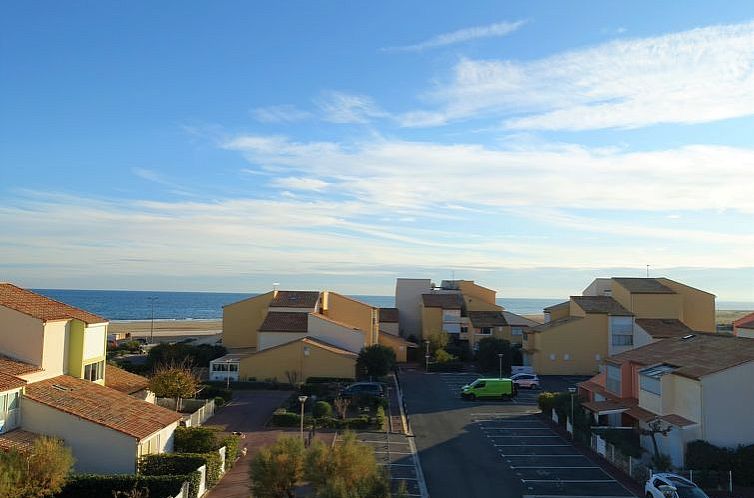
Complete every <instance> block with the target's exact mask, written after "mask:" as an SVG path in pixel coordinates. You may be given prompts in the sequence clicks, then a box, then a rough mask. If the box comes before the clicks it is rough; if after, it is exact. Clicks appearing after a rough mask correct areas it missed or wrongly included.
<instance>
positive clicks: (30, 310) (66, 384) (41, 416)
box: [0, 284, 181, 473]
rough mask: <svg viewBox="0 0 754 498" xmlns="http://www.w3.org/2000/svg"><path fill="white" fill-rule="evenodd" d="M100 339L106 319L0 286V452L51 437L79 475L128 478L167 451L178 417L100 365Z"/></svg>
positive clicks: (135, 380)
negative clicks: (65, 449) (142, 460)
mask: <svg viewBox="0 0 754 498" xmlns="http://www.w3.org/2000/svg"><path fill="white" fill-rule="evenodd" d="M106 337H107V320H105V319H104V318H102V317H99V316H97V315H94V314H91V313H88V312H86V311H84V310H80V309H77V308H74V307H71V306H68V305H66V304H63V303H60V302H58V301H54V300H52V299H49V298H47V297H44V296H41V295H39V294H36V293H34V292H31V291H28V290H25V289H21V288H20V287H17V286H14V285H12V284H0V448H21V449H23V448H28V447H30V445H31V444H32V443H33V440H34V439H35V438H36V437H39V435H49V436H56V437H59V438H62V439H63V440H64V441H65V443H66V444H67V445H68V446H70V448H71V450H72V451H73V455H74V458H75V459H76V463H75V466H74V469H75V470H76V472H84V473H134V472H136V462H137V459H138V457H139V456H141V455H144V454H147V453H158V452H164V451H172V448H173V431H174V430H175V428H176V426H177V425H178V422H179V420H180V418H181V417H180V414H178V413H176V412H174V411H172V410H167V409H165V408H161V407H159V406H156V405H154V404H153V403H150V402H147V401H144V400H149V399H153V398H154V397H153V395H152V393H150V392H149V390H148V389H147V380H146V379H144V378H143V377H140V376H138V375H134V374H130V373H128V372H125V371H122V370H120V369H117V368H115V367H108V366H106V364H105V361H104V360H105V341H106ZM109 374H110V375H109ZM105 386H108V387H105Z"/></svg>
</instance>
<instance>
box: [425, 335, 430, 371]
mask: <svg viewBox="0 0 754 498" xmlns="http://www.w3.org/2000/svg"><path fill="white" fill-rule="evenodd" d="M424 371H426V372H429V339H425V340H424Z"/></svg>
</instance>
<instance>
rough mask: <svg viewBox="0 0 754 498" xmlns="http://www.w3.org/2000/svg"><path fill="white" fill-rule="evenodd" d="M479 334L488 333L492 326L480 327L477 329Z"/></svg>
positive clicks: (490, 331)
mask: <svg viewBox="0 0 754 498" xmlns="http://www.w3.org/2000/svg"><path fill="white" fill-rule="evenodd" d="M479 333H480V334H481V335H490V334H491V333H492V327H482V328H481V329H479Z"/></svg>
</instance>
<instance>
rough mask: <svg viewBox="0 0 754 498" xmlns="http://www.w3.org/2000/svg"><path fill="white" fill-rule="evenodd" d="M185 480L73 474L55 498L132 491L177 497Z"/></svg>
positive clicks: (106, 495) (163, 497)
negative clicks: (144, 491)
mask: <svg viewBox="0 0 754 498" xmlns="http://www.w3.org/2000/svg"><path fill="white" fill-rule="evenodd" d="M197 474H198V473H197ZM186 480H188V479H187V476H186V475H160V476H145V475H138V474H115V475H101V474H73V475H71V476H70V477H69V478H68V480H67V481H66V484H65V486H64V487H63V489H62V491H60V493H58V494H56V495H55V498H81V497H83V496H86V497H92V498H100V497H102V498H109V497H111V496H112V495H113V492H116V491H122V492H126V493H127V492H129V491H132V490H133V489H137V490H146V491H147V492H148V493H149V494H148V496H149V498H168V497H171V496H175V495H177V494H178V493H179V492H180V491H181V487H182V486H183V483H184V481H186Z"/></svg>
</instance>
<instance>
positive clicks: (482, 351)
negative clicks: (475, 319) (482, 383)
mask: <svg viewBox="0 0 754 498" xmlns="http://www.w3.org/2000/svg"><path fill="white" fill-rule="evenodd" d="M501 353H502V355H503V361H502V365H503V373H504V374H506V375H507V374H508V373H509V372H510V371H511V364H512V363H511V362H512V360H513V354H512V351H511V344H510V342H508V341H506V340H504V339H498V338H497V337H485V338H484V339H482V340H481V341H479V349H478V350H477V353H476V362H477V365H478V366H479V370H480V371H482V372H495V373H497V372H498V371H499V370H500V358H498V356H497V355H498V354H501Z"/></svg>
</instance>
